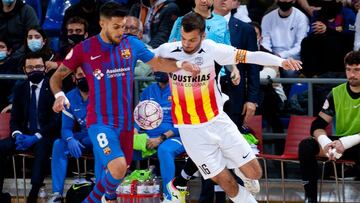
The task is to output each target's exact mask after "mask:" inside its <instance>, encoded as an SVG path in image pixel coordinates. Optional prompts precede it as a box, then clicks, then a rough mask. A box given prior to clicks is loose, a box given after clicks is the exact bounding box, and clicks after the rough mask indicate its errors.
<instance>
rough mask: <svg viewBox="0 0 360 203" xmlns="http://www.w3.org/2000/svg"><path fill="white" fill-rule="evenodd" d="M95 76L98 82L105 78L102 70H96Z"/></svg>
mask: <svg viewBox="0 0 360 203" xmlns="http://www.w3.org/2000/svg"><path fill="white" fill-rule="evenodd" d="M93 75H94V77H95V78H96V79H98V80H101V78H103V77H104V73H102V72H101V70H100V69H95V70H94V72H93Z"/></svg>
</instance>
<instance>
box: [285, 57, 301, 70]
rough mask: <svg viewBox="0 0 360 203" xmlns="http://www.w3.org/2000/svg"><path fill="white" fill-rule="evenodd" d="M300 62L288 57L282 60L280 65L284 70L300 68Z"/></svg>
mask: <svg viewBox="0 0 360 203" xmlns="http://www.w3.org/2000/svg"><path fill="white" fill-rule="evenodd" d="M301 64H302V62H301V61H299V60H295V59H292V58H289V59H285V60H284V61H283V62H282V64H281V67H282V68H283V69H285V70H301V69H302V67H301Z"/></svg>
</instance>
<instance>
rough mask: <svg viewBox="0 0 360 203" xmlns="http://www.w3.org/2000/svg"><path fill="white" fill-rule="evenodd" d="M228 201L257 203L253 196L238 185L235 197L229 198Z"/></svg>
mask: <svg viewBox="0 0 360 203" xmlns="http://www.w3.org/2000/svg"><path fill="white" fill-rule="evenodd" d="M230 199H231V200H232V201H233V202H235V203H243V202H246V203H257V201H256V199H255V198H254V196H252V194H251V193H250V192H249V191H247V189H245V188H244V187H243V186H241V185H239V192H238V194H237V195H236V196H235V197H230Z"/></svg>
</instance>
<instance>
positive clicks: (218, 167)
mask: <svg viewBox="0 0 360 203" xmlns="http://www.w3.org/2000/svg"><path fill="white" fill-rule="evenodd" d="M214 119H215V120H213V121H211V123H209V124H208V125H202V126H199V127H198V128H196V127H195V128H194V126H192V127H191V128H185V127H181V126H179V127H178V128H179V132H180V137H181V140H182V142H183V144H184V147H185V150H186V152H187V154H188V155H189V156H190V158H191V159H192V160H193V161H194V163H195V164H196V165H197V167H198V168H199V171H200V173H201V174H202V176H203V177H204V179H209V178H212V177H215V176H216V175H218V174H219V173H220V172H221V171H222V170H224V168H228V169H233V168H239V167H241V166H243V165H244V164H246V163H247V162H249V161H251V160H252V159H255V154H254V153H253V151H252V150H251V147H250V145H249V144H248V143H247V141H246V140H245V138H244V137H243V135H242V134H241V133H240V132H239V130H238V128H237V127H236V125H235V124H234V123H233V122H232V120H231V119H230V118H229V116H228V115H227V114H226V113H221V114H220V115H218V116H217V117H216V118H214Z"/></svg>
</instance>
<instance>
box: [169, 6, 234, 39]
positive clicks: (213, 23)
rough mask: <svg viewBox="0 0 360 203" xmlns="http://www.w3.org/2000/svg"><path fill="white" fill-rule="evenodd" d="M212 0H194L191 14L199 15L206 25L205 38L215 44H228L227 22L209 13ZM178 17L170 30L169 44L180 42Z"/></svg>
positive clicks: (179, 21) (180, 18) (179, 19)
mask: <svg viewBox="0 0 360 203" xmlns="http://www.w3.org/2000/svg"><path fill="white" fill-rule="evenodd" d="M212 6H213V0H204V1H203V0H195V7H194V9H193V11H192V12H195V13H198V14H200V15H201V16H202V17H204V19H205V23H206V30H205V32H206V38H207V39H211V40H213V41H215V42H217V43H223V44H230V33H229V29H228V27H227V22H226V20H225V19H224V17H223V16H220V15H218V14H216V13H212V12H211V8H212ZM182 18H183V17H179V18H178V19H177V20H176V21H175V23H174V26H173V28H172V30H171V34H170V37H169V42H173V41H180V40H181V22H182Z"/></svg>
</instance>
